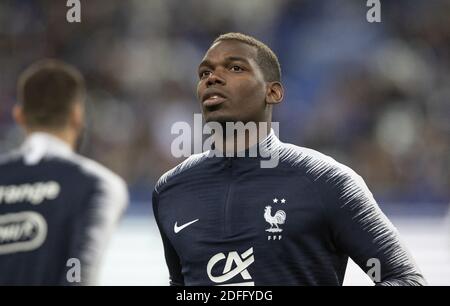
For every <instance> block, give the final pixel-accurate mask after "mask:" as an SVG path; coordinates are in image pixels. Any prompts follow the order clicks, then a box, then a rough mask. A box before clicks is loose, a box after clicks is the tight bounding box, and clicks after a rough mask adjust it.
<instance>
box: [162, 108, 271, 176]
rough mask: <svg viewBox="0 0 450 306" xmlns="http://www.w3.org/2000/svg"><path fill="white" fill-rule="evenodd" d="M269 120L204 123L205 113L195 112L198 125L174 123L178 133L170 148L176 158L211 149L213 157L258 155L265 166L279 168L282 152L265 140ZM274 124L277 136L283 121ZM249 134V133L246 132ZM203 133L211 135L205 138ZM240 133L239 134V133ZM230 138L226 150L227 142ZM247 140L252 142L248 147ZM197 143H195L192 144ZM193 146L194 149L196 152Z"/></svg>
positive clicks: (249, 142)
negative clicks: (225, 141) (203, 114)
mask: <svg viewBox="0 0 450 306" xmlns="http://www.w3.org/2000/svg"><path fill="white" fill-rule="evenodd" d="M268 128H269V123H267V122H259V123H255V122H248V123H245V124H244V123H243V122H226V123H225V124H221V123H219V122H208V123H207V124H205V125H203V121H202V115H201V114H194V126H193V127H191V125H190V124H189V123H187V122H184V121H180V122H176V123H174V124H173V125H172V128H171V133H172V134H173V135H178V136H177V137H176V138H175V139H174V140H173V141H172V144H171V148H170V151H171V153H172V156H173V157H175V158H180V157H189V156H191V155H192V154H193V153H194V154H195V153H201V152H206V151H210V155H209V156H210V157H257V156H258V153H259V156H261V157H262V158H263V159H261V162H260V165H261V168H275V167H276V166H278V161H279V152H278V150H277V148H275V147H274V146H271V144H268V143H266V142H264V139H265V137H267V135H265V133H259V132H260V131H267V130H268ZM271 128H272V129H273V131H274V134H275V135H276V136H278V135H279V123H278V122H272V123H271ZM244 135H246V136H244ZM203 136H209V137H208V138H206V140H205V141H203ZM236 136H237V137H236ZM224 139H226V140H231V141H227V144H226V150H224V148H223V142H222V141H217V140H224ZM234 140H236V141H234ZM246 140H247V143H248V144H250V146H249V147H248V148H246ZM192 144H194V145H192ZM192 147H194V150H193V152H192Z"/></svg>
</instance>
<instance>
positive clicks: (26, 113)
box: [0, 60, 128, 285]
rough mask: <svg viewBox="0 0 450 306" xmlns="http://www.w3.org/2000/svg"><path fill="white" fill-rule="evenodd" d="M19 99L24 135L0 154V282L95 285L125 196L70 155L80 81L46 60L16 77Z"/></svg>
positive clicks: (80, 102) (119, 184)
mask: <svg viewBox="0 0 450 306" xmlns="http://www.w3.org/2000/svg"><path fill="white" fill-rule="evenodd" d="M18 98H19V104H18V105H16V106H15V108H14V110H13V115H14V118H15V120H16V121H17V123H18V124H20V125H21V126H22V127H23V128H24V130H25V132H26V136H27V137H26V140H25V142H24V143H23V145H22V146H21V147H20V148H19V149H17V150H16V151H14V152H11V153H9V154H7V155H4V156H1V157H0V284H2V285H71V284H75V285H91V284H96V281H97V279H96V278H97V275H98V267H99V264H100V261H101V257H102V255H103V253H104V250H105V246H106V244H107V242H108V239H109V238H110V236H111V233H112V231H113V230H114V227H115V226H116V224H117V221H118V219H119V217H120V216H121V214H122V213H123V211H124V209H125V208H126V206H127V203H128V191H127V188H126V185H125V183H124V181H123V180H122V179H121V178H119V177H118V176H117V175H116V174H114V173H112V172H111V171H110V170H108V169H106V168H105V167H103V166H101V165H100V164H98V163H96V162H94V161H92V160H89V159H87V158H85V157H82V156H80V155H78V154H77V153H75V152H74V148H75V147H76V144H77V140H78V138H79V135H80V133H81V131H82V128H83V126H84V103H85V85H84V80H83V77H82V76H81V74H80V73H79V72H78V71H77V70H76V69H75V68H74V67H72V66H69V65H67V64H65V63H63V62H60V61H56V60H43V61H40V62H38V63H35V64H33V65H31V66H30V67H29V68H28V69H27V70H26V71H25V72H24V73H23V74H22V75H21V77H20V79H19V83H18Z"/></svg>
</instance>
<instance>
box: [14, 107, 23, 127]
mask: <svg viewBox="0 0 450 306" xmlns="http://www.w3.org/2000/svg"><path fill="white" fill-rule="evenodd" d="M12 116H13V118H14V121H16V123H17V124H18V125H20V126H21V127H22V128H25V126H26V120H25V115H24V114H23V107H22V106H20V105H17V104H16V105H14V107H13V109H12Z"/></svg>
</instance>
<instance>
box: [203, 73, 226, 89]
mask: <svg viewBox="0 0 450 306" xmlns="http://www.w3.org/2000/svg"><path fill="white" fill-rule="evenodd" d="M225 83H226V82H225V79H224V78H222V77H221V76H220V75H218V74H217V73H211V74H210V75H209V77H208V79H207V80H206V86H207V87H209V86H212V85H216V84H219V85H225Z"/></svg>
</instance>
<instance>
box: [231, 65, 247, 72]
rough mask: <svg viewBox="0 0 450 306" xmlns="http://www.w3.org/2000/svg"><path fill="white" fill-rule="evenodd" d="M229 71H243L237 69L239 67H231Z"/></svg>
mask: <svg viewBox="0 0 450 306" xmlns="http://www.w3.org/2000/svg"><path fill="white" fill-rule="evenodd" d="M230 70H231V71H234V72H240V71H243V70H244V69H242V68H241V67H239V66H233V67H231V69H230Z"/></svg>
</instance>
